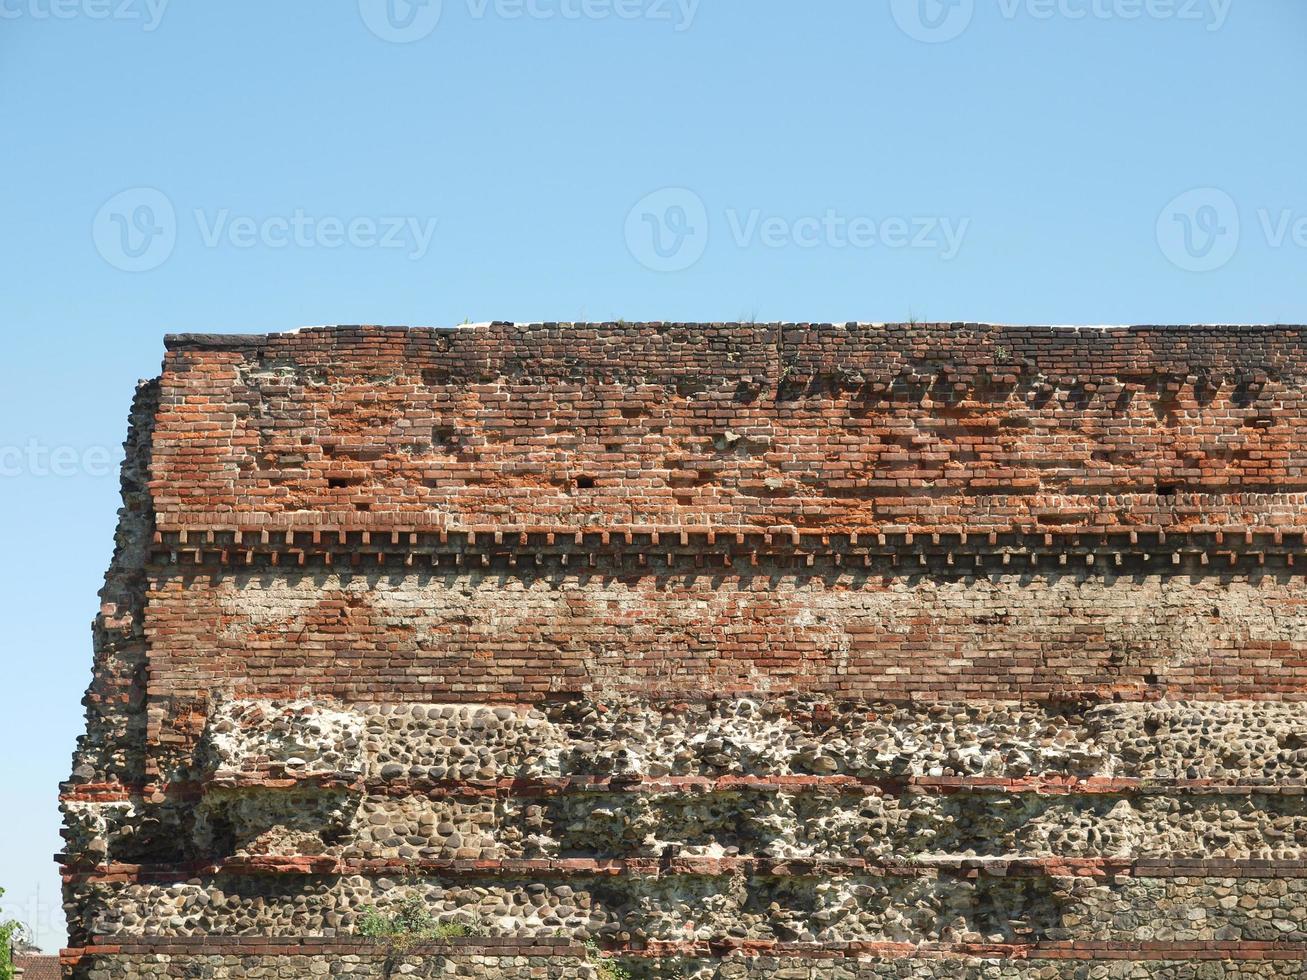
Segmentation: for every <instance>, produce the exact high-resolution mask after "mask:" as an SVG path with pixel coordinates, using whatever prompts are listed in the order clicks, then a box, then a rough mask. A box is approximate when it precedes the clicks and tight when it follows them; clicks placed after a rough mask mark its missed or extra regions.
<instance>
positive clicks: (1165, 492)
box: [1157, 483, 1175, 497]
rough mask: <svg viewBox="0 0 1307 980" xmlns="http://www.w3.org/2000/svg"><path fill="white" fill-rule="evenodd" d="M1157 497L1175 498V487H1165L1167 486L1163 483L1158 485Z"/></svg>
mask: <svg viewBox="0 0 1307 980" xmlns="http://www.w3.org/2000/svg"><path fill="white" fill-rule="evenodd" d="M1157 495H1158V496H1159V497H1174V496H1175V487H1172V486H1167V485H1165V484H1161V483H1159V484H1158V485H1157Z"/></svg>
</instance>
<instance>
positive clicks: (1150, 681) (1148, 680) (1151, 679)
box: [1144, 674, 1161, 684]
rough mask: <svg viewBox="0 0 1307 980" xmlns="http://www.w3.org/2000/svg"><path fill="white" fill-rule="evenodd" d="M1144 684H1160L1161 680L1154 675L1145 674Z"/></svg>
mask: <svg viewBox="0 0 1307 980" xmlns="http://www.w3.org/2000/svg"><path fill="white" fill-rule="evenodd" d="M1144 683H1145V684H1159V683H1161V678H1160V677H1158V676H1157V675H1156V674H1145V675H1144Z"/></svg>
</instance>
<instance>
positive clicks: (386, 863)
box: [64, 855, 1307, 883]
mask: <svg viewBox="0 0 1307 980" xmlns="http://www.w3.org/2000/svg"><path fill="white" fill-rule="evenodd" d="M403 873H410V874H431V875H449V876H468V877H493V876H496V875H512V876H541V877H556V876H566V875H622V876H652V877H661V876H667V875H707V876H720V875H732V874H737V873H744V874H755V875H767V876H772V875H779V876H787V875H796V876H810V875H822V876H835V875H850V874H854V875H872V876H895V877H897V876H906V877H917V876H928V877H929V876H934V875H936V874H939V873H956V874H963V875H966V876H969V877H970V876H976V875H982V874H1000V875H1003V876H1005V877H1018V876H1043V875H1061V876H1086V877H1105V876H1114V877H1117V876H1119V877H1136V878H1174V877H1212V878H1302V877H1307V859H1302V860H1262V859H1256V858H1169V857H1168V858H1158V859H1139V860H1133V861H1132V860H1125V859H1117V858H1058V857H997V858H975V857H952V856H949V857H929V858H918V859H915V860H913V861H877V860H866V859H863V858H842V859H828V858H759V857H721V858H715V857H688V856H679V857H673V858H670V859H666V858H654V857H650V858H643V857H631V858H498V859H476V860H459V859H454V858H436V859H404V858H389V859H380V860H362V859H345V858H334V857H328V856H323V855H313V856H307V855H266V856H262V855H261V856H257V857H232V858H227V859H226V860H224V861H221V862H216V863H206V862H197V863H194V864H170V865H139V864H107V865H100V866H97V867H86V866H79V865H69V866H67V867H66V868H65V874H64V880H65V881H69V882H100V883H120V882H141V883H170V882H175V881H177V880H178V879H184V878H188V877H194V876H196V875H219V874H223V875H330V876H335V875H374V876H391V875H395V874H403Z"/></svg>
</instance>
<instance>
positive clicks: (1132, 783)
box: [59, 773, 1307, 803]
mask: <svg viewBox="0 0 1307 980" xmlns="http://www.w3.org/2000/svg"><path fill="white" fill-rule="evenodd" d="M333 787H340V788H347V789H351V790H353V791H356V792H360V793H364V794H367V795H370V796H393V797H408V796H425V797H429V798H432V799H441V798H480V797H489V796H493V797H514V796H521V797H546V796H561V795H566V794H586V793H678V792H689V793H696V794H711V793H721V792H732V791H738V790H748V791H753V792H776V793H781V792H814V793H839V794H853V795H859V794H861V795H874V794H880V793H885V794H900V793H943V794H953V793H1014V794H1016V793H1034V794H1038V795H1042V796H1096V795H1115V794H1118V793H1133V794H1150V793H1156V794H1161V795H1175V794H1177V793H1183V794H1199V795H1215V796H1220V795H1230V796H1247V795H1249V794H1251V793H1258V794H1266V795H1274V796H1302V795H1304V794H1307V781H1277V782H1269V781H1268V782H1265V783H1251V782H1246V781H1242V782H1224V781H1221V780H1217V779H1170V780H1168V779H1144V778H1139V777H1101V778H1099V777H1090V778H1086V779H1076V778H1074V777H1066V778H1059V777H1045V778H1037V777H1032V778H1023V779H994V778H989V777H983V776H908V777H903V778H876V779H860V778H858V777H856V776H829V775H821V776H819V775H810V776H809V775H796V776H718V777H708V776H662V777H658V778H648V779H626V778H621V777H611V778H601V777H587V776H560V777H555V778H542V779H498V780H490V781H486V780H474V779H473V780H441V781H431V780H420V781H419V780H408V779H394V780H382V779H369V780H357V779H353V778H338V777H333V776H330V775H322V776H319V775H316V774H315V775H310V776H303V777H287V776H274V775H265V774H258V773H249V774H246V773H241V774H239V775H237V776H232V777H223V778H218V779H212V780H209V781H207V782H204V783H171V784H167V785H163V786H158V785H153V784H144V785H134V786H132V785H123V784H121V783H97V784H86V785H77V784H66V788H65V790H64V792H63V793H61V794H60V796H59V799H60V800H61V801H65V802H90V803H111V802H118V801H125V800H148V801H150V802H163V801H164V800H195V799H199V798H200V797H202V796H203V795H204V793H205V791H206V790H208V789H212V788H218V789H271V790H287V791H289V790H297V789H309V788H333Z"/></svg>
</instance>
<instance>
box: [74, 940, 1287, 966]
mask: <svg viewBox="0 0 1307 980" xmlns="http://www.w3.org/2000/svg"><path fill="white" fill-rule="evenodd" d="M414 949H415V951H417V952H419V953H425V954H428V955H429V954H431V953H433V952H450V953H456V954H457V953H467V954H471V955H476V954H480V955H489V956H496V955H502V956H578V955H579V956H584V955H585V948H584V947H583V946H581V945H580V944H576V943H567V942H563V941H561V940H534V939H531V938H528V937H516V936H506V937H493V938H491V937H456V938H453V939H450V940H448V941H446V942H443V943H440V944H436V945H428V946H418V947H414ZM376 951H377V946H376V944H375V943H369V942H365V941H349V940H341V939H318V938H313V937H305V938H302V939H294V940H287V939H284V938H276V937H266V936H236V937H230V936H192V937H177V938H168V939H159V940H148V939H146V940H142V941H126V942H120V941H116V940H113V939H110V938H99V939H96V940H95V941H94V942H93V943H92V944H90V945H87V946H81V947H74V948H70V949H66V950H64V951H63V953H62V954H61V956H62V958H63V960H64V962H65V963H74V962H76V961H77V960H79V959H81V958H83V957H91V956H101V955H118V954H122V955H151V954H153V955H173V956H187V955H191V956H193V955H196V954H199V953H205V954H214V955H249V956H260V955H263V956H322V955H331V954H335V955H345V956H347V955H367V954H368V953H369V952H376ZM608 952H611V953H613V954H614V955H617V956H643V957H651V958H666V957H683V956H688V957H717V956H724V955H737V956H775V957H780V958H791V957H792V958H795V959H834V958H841V957H857V956H862V957H865V956H872V957H877V958H885V959H904V958H915V957H920V958H931V959H936V958H954V957H968V958H971V957H983V958H1009V959H1071V960H1095V959H1119V960H1141V961H1142V960H1150V961H1151V960H1232V961H1237V960H1260V959H1281V960H1299V959H1307V944H1302V943H1268V942H1257V941H1235V942H1228V941H1218V940H1210V941H1194V942H1165V941H1154V942H1102V941H1092V940H1088V941H1084V940H1076V941H1075V942H1040V943H1010V944H1008V943H921V944H913V943H889V942H884V943H881V942H845V943H785V942H771V941H766V940H751V941H738V940H721V941H714V942H695V943H662V942H651V943H649V944H648V945H647V946H640V947H622V946H618V947H613V948H611V949H609V950H608Z"/></svg>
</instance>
